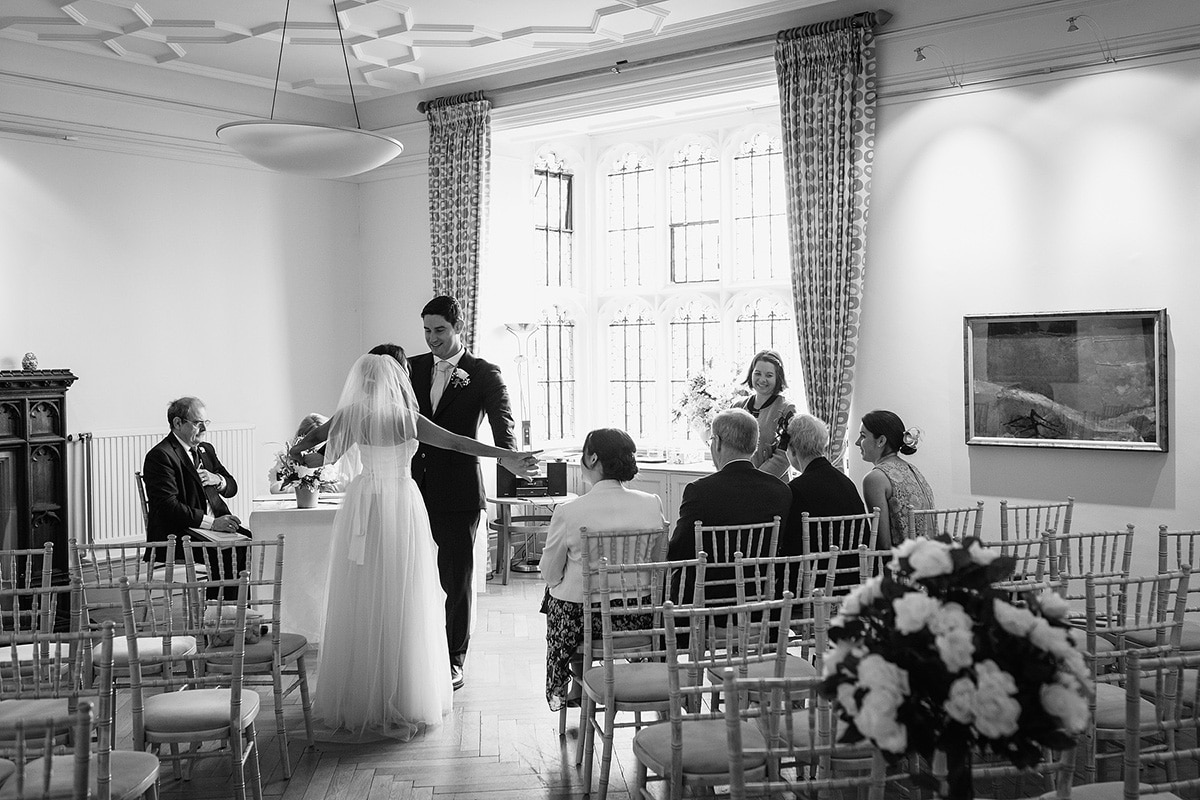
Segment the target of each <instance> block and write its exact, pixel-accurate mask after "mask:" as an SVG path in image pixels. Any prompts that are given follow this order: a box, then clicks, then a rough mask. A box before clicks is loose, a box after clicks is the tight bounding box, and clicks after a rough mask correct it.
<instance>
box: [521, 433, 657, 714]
mask: <svg viewBox="0 0 1200 800" xmlns="http://www.w3.org/2000/svg"><path fill="white" fill-rule="evenodd" d="M636 451H637V446H636V445H635V444H634V443H633V439H631V438H630V437H629V434H628V433H626V432H625V431H623V430H620V429H618V428H599V429H597V430H594V431H592V432H591V433H589V434H588V435H587V438H586V439H584V440H583V455H582V456H581V457H580V464H581V465H582V468H583V479H584V481H585V482H587V483H589V484H591V488H590V489H589V490H588V492H587V494H584V495H582V496H580V497H577V498H575V499H574V500H571V501H568V502H566V503H563V504H562V505H560V506H558V508H556V509H555V510H554V515H553V516H552V517H551V518H550V530H549V532H548V533H547V534H546V546H545V548H544V549H543V550H542V558H541V562H540V571H541V573H542V577H543V578H544V579H545V581H546V585H547V587H548V588H549V595H548V597H547V599H546V702H548V703H549V704H550V709H551V710H552V711H558V710H559V709H560V708H562V707H563V705H564V704H566V703H567V702H568V697H567V692H568V690H569V688H570V685H571V672H570V664H571V659H572V658H578V653H577V651H578V649H579V645H580V644H582V642H583V567H582V561H581V560H582V558H583V539H582V537H581V536H580V535H579V529H580V528H587V529H588V530H590V531H618V530H626V531H630V530H644V529H647V528H661V527H662V526H663V525H664V524H665V522H666V520H665V519H664V517H663V509H662V501H661V500H660V499H659V497H658V495H653V494H648V493H646V492H639V491H637V490H636V489H630V488H628V487H627V486H626V485H625V481H628V480H631V479H632V478H633V476H634V475H637V471H638V468H637V460H636V458H635V457H634V454H635V453H636ZM598 568H599V565H596V564H593V565H591V569H592V571H593V572H594V571H595V570H597V569H598ZM592 621H593V623H594V624H593V636H595V638H597V639H599V638H600V615H599V614H594V615H593V616H592ZM631 621H632V620H631ZM576 702H578V701H577V699H576V698H571V704H572V705H574V704H575V703H576Z"/></svg>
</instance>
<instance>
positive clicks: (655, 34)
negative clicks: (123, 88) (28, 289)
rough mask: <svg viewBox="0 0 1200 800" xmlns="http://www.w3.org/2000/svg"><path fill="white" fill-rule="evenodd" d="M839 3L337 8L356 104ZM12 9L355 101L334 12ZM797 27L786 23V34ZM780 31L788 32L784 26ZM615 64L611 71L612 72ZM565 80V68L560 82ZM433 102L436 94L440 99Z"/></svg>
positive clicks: (40, 33) (42, 39)
mask: <svg viewBox="0 0 1200 800" xmlns="http://www.w3.org/2000/svg"><path fill="white" fill-rule="evenodd" d="M827 2H829V0H608V2H606V0H520V1H519V2H514V0H406V2H400V1H399V0H337V2H336V7H337V18H338V19H339V20H340V22H341V27H342V29H343V36H344V39H345V43H346V51H347V56H348V61H349V69H350V74H351V76H352V79H353V82H354V85H355V91H356V92H357V93H358V99H359V100H364V99H367V100H369V99H373V98H379V97H387V96H390V95H395V94H402V93H409V92H413V91H414V90H421V89H423V88H434V87H438V86H446V85H451V84H456V83H462V82H465V81H471V80H477V79H479V78H480V77H484V76H492V75H495V74H497V73H503V72H513V71H515V70H520V69H524V68H529V67H536V66H541V65H550V64H561V62H564V61H567V60H571V59H578V58H579V57H581V56H587V55H590V56H596V55H597V54H600V53H605V52H611V53H613V54H614V55H613V57H612V59H611V62H612V63H615V62H616V61H618V60H620V58H621V52H620V51H622V50H624V49H626V48H629V47H631V46H635V45H638V44H644V43H650V42H654V43H663V42H669V41H670V40H672V39H677V38H679V37H683V36H687V37H689V41H691V40H694V39H696V38H697V37H701V38H703V37H705V36H706V35H707V36H708V37H709V38H710V39H712V40H714V41H720V40H722V39H725V38H726V37H725V36H724V32H725V31H727V30H734V31H736V30H738V29H739V28H738V26H741V27H745V26H746V25H752V24H753V23H755V22H756V21H759V20H764V19H770V20H774V19H776V18H778V17H779V16H780V15H781V14H786V13H787V12H790V11H796V10H798V9H802V8H806V7H812V6H817V5H822V4H825V3H827ZM285 6H287V0H73V1H70V0H67V1H64V0H3V12H2V13H3V16H0V38H4V39H14V40H21V41H24V42H30V43H36V44H38V45H43V46H45V47H48V48H60V49H65V50H73V51H76V52H80V53H85V54H91V55H96V56H102V57H105V58H108V59H118V60H121V61H124V62H127V63H131V64H141V65H147V66H152V67H157V68H161V69H167V70H174V71H179V72H185V73H192V74H195V75H200V76H205V77H210V78H218V79H221V80H225V81H232V82H234V83H240V84H246V85H250V86H263V85H267V86H269V85H272V84H273V82H274V80H275V72H276V66H277V64H279V65H280V81H281V88H283V89H285V90H288V91H292V92H296V93H300V94H308V95H312V96H316V97H324V98H328V99H334V100H344V101H348V100H349V91H348V85H347V76H346V66H345V64H344V62H343V60H342V50H341V48H340V46H339V38H338V26H337V24H336V22H335V17H334V10H333V3H332V2H330V0H290V9H289V10H288V21H287V41H286V45H285V47H284V49H283V57H282V63H281V64H280V41H281V39H282V38H283V30H284V26H283V18H284V13H285ZM778 27H786V25H783V26H778ZM776 29H777V27H776ZM606 63H608V62H606ZM559 71H560V72H561V71H562V70H561V69H560V70H559ZM434 94H436V93H434Z"/></svg>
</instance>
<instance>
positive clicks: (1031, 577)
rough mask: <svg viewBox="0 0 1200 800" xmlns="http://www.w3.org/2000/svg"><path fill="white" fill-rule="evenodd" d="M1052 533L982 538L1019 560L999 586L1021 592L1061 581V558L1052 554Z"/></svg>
mask: <svg viewBox="0 0 1200 800" xmlns="http://www.w3.org/2000/svg"><path fill="white" fill-rule="evenodd" d="M1050 541H1051V540H1050V536H1049V534H1048V533H1046V532H1042V533H1041V534H1039V535H1038V536H1037V537H1034V538H1021V539H1008V540H997V539H980V540H979V544H980V546H981V547H985V548H987V549H989V550H992V551H994V552H999V553H1000V554H1001V555H1005V556H1008V557H1010V558H1012V559H1013V560H1014V561H1015V562H1016V566H1015V567H1014V568H1013V574H1012V578H1011V579H1009V580H1007V581H1000V582H998V583H996V584H994V585H995V586H996V587H997V588H999V589H1004V590H1007V591H1012V592H1018V591H1024V590H1027V589H1029V588H1033V587H1036V586H1040V585H1042V584H1043V583H1045V582H1047V581H1049V582H1051V583H1057V582H1058V561H1057V560H1056V559H1053V558H1051V557H1050Z"/></svg>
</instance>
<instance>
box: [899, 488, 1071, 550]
mask: <svg viewBox="0 0 1200 800" xmlns="http://www.w3.org/2000/svg"><path fill="white" fill-rule="evenodd" d="M1074 512H1075V498H1074V497H1068V498H1067V499H1066V501H1065V502H1061V503H1029V504H1023V503H1009V502H1008V501H1007V500H1001V501H1000V538H999V541H1001V542H1009V541H1013V540H1019V539H1030V538H1036V537H1038V536H1039V535H1041V533H1042V532H1043V531H1045V530H1048V529H1051V528H1053V529H1054V530H1056V531H1058V532H1059V533H1062V534H1069V533H1070V532H1071V518H1072V516H1073V515H1074ZM983 517H984V513H983V501H982V500H978V501H976V503H975V505H973V506H963V507H960V508H928V509H913V508H910V509H908V530H909V531H910V532H911V533H910V535H912V536H940V535H942V534H945V535H947V536H949V537H950V538H952V539H963V538H965V537H967V536H974V537H975V538H976V539H984V538H990V537H985V536H984V533H983Z"/></svg>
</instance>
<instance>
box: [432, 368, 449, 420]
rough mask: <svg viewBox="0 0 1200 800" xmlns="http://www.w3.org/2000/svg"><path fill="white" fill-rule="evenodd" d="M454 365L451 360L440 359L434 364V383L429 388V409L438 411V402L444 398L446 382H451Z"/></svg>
mask: <svg viewBox="0 0 1200 800" xmlns="http://www.w3.org/2000/svg"><path fill="white" fill-rule="evenodd" d="M453 368H454V365H453V364H451V363H450V362H449V361H438V362H437V364H436V365H434V372H433V385H432V386H431V387H430V389H429V410H430V411H431V412H433V411H437V407H438V402H439V401H440V400H441V399H442V392H444V391H446V384H447V383H449V382H450V370H452V369H453Z"/></svg>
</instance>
